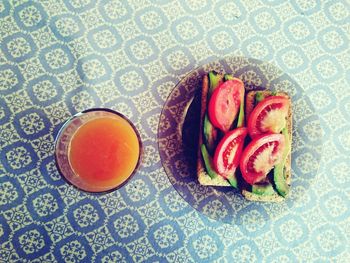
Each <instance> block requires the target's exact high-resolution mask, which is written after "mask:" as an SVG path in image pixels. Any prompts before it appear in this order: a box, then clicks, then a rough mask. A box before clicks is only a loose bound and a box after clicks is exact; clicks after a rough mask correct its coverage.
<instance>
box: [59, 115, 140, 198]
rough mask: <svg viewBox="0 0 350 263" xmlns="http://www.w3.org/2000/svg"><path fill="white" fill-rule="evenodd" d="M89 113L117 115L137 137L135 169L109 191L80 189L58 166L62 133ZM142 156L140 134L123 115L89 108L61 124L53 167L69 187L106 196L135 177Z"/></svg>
mask: <svg viewBox="0 0 350 263" xmlns="http://www.w3.org/2000/svg"><path fill="white" fill-rule="evenodd" d="M91 112H106V113H111V114H114V115H117V116H119V117H121V118H122V119H124V120H125V121H127V123H128V124H129V125H130V127H131V128H132V129H133V131H134V132H135V134H136V137H137V140H138V145H139V154H138V159H137V162H136V165H135V168H134V169H133V171H132V172H131V173H130V175H129V176H128V177H127V178H126V179H125V180H124V181H123V182H122V183H121V184H119V185H117V186H113V187H111V188H110V189H109V188H107V189H106V190H101V191H99V190H96V191H91V190H87V189H84V187H81V186H79V185H77V184H75V183H74V182H72V181H71V180H70V179H69V178H67V177H69V176H68V175H67V174H66V173H65V172H64V171H63V169H62V167H61V166H60V165H59V163H60V162H59V156H58V145H59V143H60V140H61V138H62V135H63V133H64V131H65V130H66V129H67V128H68V127H69V126H70V125H71V124H72V122H73V120H75V119H77V118H79V117H81V116H83V115H85V114H88V113H91ZM97 118H99V117H97ZM74 133H75V132H74ZM142 155H143V144H142V140H141V136H140V133H139V131H138V129H137V128H136V126H135V124H134V123H133V122H132V121H131V120H130V119H129V118H128V117H126V116H125V115H124V114H122V113H120V112H118V111H115V110H112V109H109V108H89V109H86V110H83V111H80V112H77V113H75V114H74V115H72V116H70V117H69V118H68V119H67V120H66V121H65V122H64V123H63V124H62V126H61V127H60V129H59V130H58V132H57V135H56V136H55V140H54V158H55V166H56V167H57V170H58V172H59V174H60V175H61V177H62V178H63V179H64V180H65V181H66V182H67V183H68V184H70V185H72V186H74V187H75V188H77V189H78V190H80V191H83V192H85V193H88V194H95V195H99V194H106V193H110V192H113V191H115V190H118V189H120V188H121V187H123V186H124V185H125V184H127V183H128V181H129V180H130V179H131V178H132V177H133V176H134V175H135V173H136V172H137V170H138V169H139V167H140V164H141V160H142ZM68 163H69V165H68V166H69V168H70V169H71V171H72V172H73V173H74V174H75V172H74V170H73V168H72V167H71V164H70V162H68Z"/></svg>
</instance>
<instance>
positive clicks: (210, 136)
mask: <svg viewBox="0 0 350 263" xmlns="http://www.w3.org/2000/svg"><path fill="white" fill-rule="evenodd" d="M203 135H204V143H205V146H206V147H207V149H208V151H209V152H210V153H211V154H213V152H214V150H215V147H216V144H217V137H218V130H217V129H216V128H215V127H214V126H213V124H211V122H210V121H209V118H208V114H205V115H204V123H203Z"/></svg>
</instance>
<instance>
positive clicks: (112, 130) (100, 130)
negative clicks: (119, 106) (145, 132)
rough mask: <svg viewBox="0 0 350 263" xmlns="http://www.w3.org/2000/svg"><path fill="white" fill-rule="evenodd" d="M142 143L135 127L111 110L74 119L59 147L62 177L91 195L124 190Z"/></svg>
mask: <svg viewBox="0 0 350 263" xmlns="http://www.w3.org/2000/svg"><path fill="white" fill-rule="evenodd" d="M141 148H142V146H141V140H140V136H139V134H138V132H137V130H136V128H135V126H134V125H133V124H132V123H131V122H130V121H129V120H128V119H127V118H126V117H125V116H123V115H122V114H120V113H118V112H115V111H113V110H109V109H90V110H86V111H83V112H80V113H78V114H76V115H74V116H73V117H72V118H70V119H69V120H68V121H67V122H66V123H65V124H64V125H63V126H62V128H61V130H60V131H59V133H58V136H57V138H56V143H55V158H56V163H57V166H58V168H59V170H60V172H61V173H62V175H63V176H64V177H65V178H66V179H67V180H68V181H69V182H70V183H72V184H73V185H75V186H76V187H78V188H79V189H82V190H84V191H87V192H105V191H110V190H113V189H116V188H118V187H120V186H122V185H123V184H124V183H125V182H126V181H127V180H128V179H129V178H130V177H131V176H132V174H133V173H134V171H135V170H136V169H137V167H138V164H139V162H140V156H141Z"/></svg>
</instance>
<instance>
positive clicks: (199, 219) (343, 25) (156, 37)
mask: <svg viewBox="0 0 350 263" xmlns="http://www.w3.org/2000/svg"><path fill="white" fill-rule="evenodd" d="M349 13H350V9H349V2H347V1H346V0H344V1H336V0H333V1H332V0H328V1H321V0H314V1H309V0H291V1H279V0H266V1H255V0H254V1H253V0H246V1H241V2H239V1H216V0H199V1H195V0H191V1H185V0H184V1H167V0H154V1H148V0H130V1H118V0H98V1H93V0H71V1H62V0H60V1H57V0H43V1H22V0H16V1H8V0H1V1H0V262H14V261H19V262H42V261H44V262H57V261H60V262H61V261H66V262H89V261H96V262H101V261H102V262H107V261H108V260H110V261H112V262H131V261H136V262H155V261H160V262H165V261H168V262H233V261H235V262H236V261H237V262H260V261H265V262H281V261H283V262H295V261H316V262H324V261H330V260H333V261H338V262H345V261H348V260H349V258H350V239H349V236H350V176H349V171H350V157H349V156H350V88H349V85H350V49H349V35H350V23H349V22H350V21H349V17H350V14H349ZM224 56H226V57H230V56H243V57H252V58H257V59H259V60H262V61H268V62H271V63H273V64H275V65H276V66H278V67H279V68H281V69H282V70H283V71H284V72H285V73H287V74H288V75H289V76H290V77H291V78H292V79H294V80H296V81H297V82H298V83H299V84H300V86H301V88H302V89H303V92H304V93H305V94H306V95H307V96H308V98H309V99H310V101H311V103H312V106H313V107H314V109H315V111H316V114H318V116H319V119H320V123H321V127H322V128H321V132H320V137H321V138H319V139H320V140H322V141H323V145H324V148H323V158H322V159H321V162H320V169H319V171H318V173H317V175H316V174H314V176H315V179H314V180H313V181H312V182H310V183H309V184H308V185H307V184H305V183H304V184H301V185H299V187H298V186H294V187H295V189H296V190H295V191H300V194H303V196H304V198H303V199H302V200H299V201H298V204H297V205H295V206H293V208H292V209H291V210H288V211H286V212H283V211H280V212H279V214H278V216H276V218H273V219H270V220H261V214H260V213H259V212H255V211H254V210H253V211H247V213H248V214H247V215H248V216H246V217H244V218H245V219H244V220H243V222H241V223H240V224H234V223H233V224H225V223H222V222H219V221H215V220H212V219H210V218H207V217H206V216H204V215H203V214H201V213H200V212H198V211H197V210H195V209H194V208H192V206H190V205H189V204H188V203H187V202H186V201H185V199H183V198H182V197H181V196H180V195H179V194H178V192H177V191H176V190H175V189H174V187H173V186H172V184H171V183H170V181H169V179H168V177H167V175H166V173H165V171H164V169H163V168H162V163H161V159H160V156H159V153H158V146H157V128H158V120H159V116H160V114H161V110H162V106H163V105H164V103H165V101H166V98H167V96H168V95H169V94H170V93H171V91H172V89H173V88H174V86H175V85H176V83H177V82H178V81H179V80H181V79H182V77H184V76H185V74H187V73H188V72H190V71H191V70H192V69H194V68H196V67H197V66H199V65H202V64H205V63H207V62H210V61H214V60H217V59H221V58H223V57H224ZM92 107H107V108H112V109H116V110H118V111H120V112H122V113H124V114H125V115H126V116H128V117H129V118H130V119H131V120H132V121H133V122H134V123H135V125H136V126H137V128H138V129H139V131H140V134H141V137H142V141H143V146H144V149H143V150H144V154H143V160H142V164H141V166H140V169H139V170H138V172H137V173H136V175H135V176H134V177H133V179H132V180H131V181H130V182H129V183H128V184H127V185H125V186H124V187H123V188H122V189H120V190H117V191H114V192H112V193H109V194H105V195H91V194H87V193H84V192H81V191H79V190H77V189H75V188H74V187H72V186H70V185H68V184H67V183H66V182H65V181H64V180H63V179H62V178H61V176H60V174H59V173H58V171H57V168H56V166H55V161H54V156H53V149H54V139H55V136H56V134H57V132H58V130H59V128H60V126H61V125H62V124H63V123H64V121H65V120H66V119H67V118H69V117H70V116H71V115H72V114H74V113H76V112H78V111H81V110H83V109H87V108H92ZM310 121H311V122H312V120H310ZM304 125H305V128H304V127H302V129H304V131H305V132H313V129H312V125H310V124H308V122H304ZM303 161H304V165H303V166H302V168H301V169H304V170H306V172H307V171H308V169H311V168H312V167H313V166H314V165H316V164H313V162H314V161H315V160H314V158H313V156H312V155H305V159H304V160H303ZM301 162H302V161H301ZM296 165H300V164H298V163H296ZM310 167H311V168H310ZM179 169H181V167H179Z"/></svg>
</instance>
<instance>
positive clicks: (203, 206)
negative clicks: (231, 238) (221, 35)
mask: <svg viewBox="0 0 350 263" xmlns="http://www.w3.org/2000/svg"><path fill="white" fill-rule="evenodd" d="M211 70H216V71H218V72H223V73H230V74H233V75H234V76H235V77H238V78H240V79H242V80H243V82H244V83H245V87H246V89H247V90H256V89H270V90H278V91H286V92H288V93H289V94H290V96H291V98H292V107H293V142H292V186H291V193H290V195H289V196H288V198H287V199H286V200H285V201H284V202H282V203H260V202H251V201H248V200H246V199H245V198H244V197H243V196H242V195H241V194H240V193H239V192H238V191H237V190H235V189H233V188H231V187H212V186H202V185H200V184H199V183H198V180H197V175H196V157H197V147H198V146H197V141H198V129H199V128H198V127H199V113H200V89H201V82H202V77H203V75H205V74H207V73H208V72H209V71H211ZM322 135H323V131H322V129H321V125H320V120H319V117H318V115H317V113H316V112H315V109H314V107H313V105H312V103H311V101H310V99H309V97H308V96H307V95H306V94H305V93H304V92H303V90H302V88H301V87H300V86H299V85H298V84H297V82H296V81H294V80H293V79H292V78H290V77H289V76H288V75H287V74H286V73H283V72H282V71H281V70H280V69H279V68H277V67H276V66H274V65H272V64H270V63H268V62H263V61H259V60H255V59H249V58H243V57H230V58H226V59H223V60H219V61H215V62H212V63H209V64H206V65H204V66H201V67H199V68H197V69H196V70H194V71H192V72H190V73H189V74H188V75H186V76H185V77H184V78H183V79H182V80H181V81H180V82H179V83H178V85H177V86H176V87H175V88H174V89H173V90H172V92H171V94H170V95H169V97H168V99H167V101H166V102H165V105H164V107H163V110H162V113H161V116H160V121H159V127H158V144H159V152H160V156H161V160H162V164H163V167H164V169H165V171H166V174H167V175H168V177H169V180H170V182H171V183H172V185H173V186H174V188H175V189H176V190H177V192H178V193H179V194H180V195H181V196H182V197H183V198H184V199H185V200H186V201H187V202H188V203H189V204H190V205H191V206H192V207H194V208H195V209H197V210H198V211H200V212H201V213H202V214H204V215H206V216H208V217H210V218H212V219H215V220H220V221H223V222H225V223H230V224H241V223H242V222H249V214H250V213H253V214H254V218H255V220H254V224H260V223H261V222H260V223H259V220H256V218H260V220H262V221H265V222H266V221H268V220H270V219H273V218H275V217H279V216H281V215H282V214H284V213H288V212H290V210H293V209H296V210H297V209H298V208H299V207H301V206H302V204H303V203H305V202H307V200H306V199H308V198H310V195H308V194H307V191H308V188H309V187H310V184H311V183H312V182H313V181H314V179H315V177H316V175H317V171H318V167H319V163H320V159H321V153H322V140H321V138H322ZM245 217H248V218H245ZM247 219H248V220H247ZM250 227H252V226H250Z"/></svg>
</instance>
